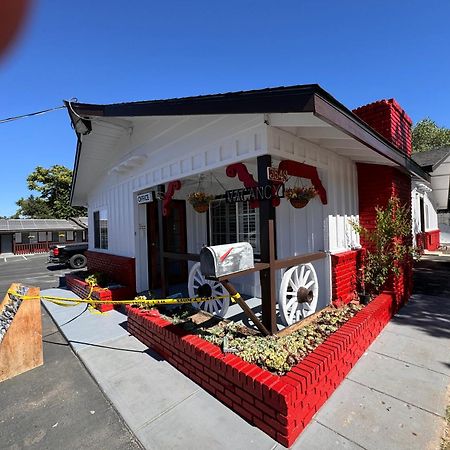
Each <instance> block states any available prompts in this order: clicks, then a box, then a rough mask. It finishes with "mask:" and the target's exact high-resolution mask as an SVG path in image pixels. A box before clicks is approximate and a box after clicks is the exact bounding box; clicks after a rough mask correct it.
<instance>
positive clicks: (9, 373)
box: [0, 284, 44, 382]
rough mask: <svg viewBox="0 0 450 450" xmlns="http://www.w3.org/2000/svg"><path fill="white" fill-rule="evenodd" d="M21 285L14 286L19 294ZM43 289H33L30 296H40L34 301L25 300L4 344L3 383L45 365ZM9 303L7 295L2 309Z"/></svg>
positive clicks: (0, 378) (0, 353)
mask: <svg viewBox="0 0 450 450" xmlns="http://www.w3.org/2000/svg"><path fill="white" fill-rule="evenodd" d="M17 287H18V284H13V285H11V289H13V290H15V289H16V288H17ZM39 294H40V291H39V288H37V287H30V288H29V289H28V291H27V292H26V295H29V296H36V297H37V298H35V299H33V300H24V301H23V302H22V303H21V305H20V307H19V309H18V311H17V313H16V314H15V316H14V318H13V321H12V323H11V325H10V326H9V328H8V331H7V332H6V334H5V336H4V337H3V340H2V341H1V343H0V382H1V381H4V380H8V379H9V378H12V377H15V376H16V375H19V374H21V373H23V372H26V371H28V370H31V369H34V368H35V367H38V366H41V365H42V364H43V363H44V357H43V352H42V318H41V301H40V299H39ZM7 302H8V294H6V296H5V298H4V299H3V301H2V303H1V305H0V311H1V310H2V309H3V305H4V304H5V303H7Z"/></svg>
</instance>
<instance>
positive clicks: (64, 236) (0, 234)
mask: <svg viewBox="0 0 450 450" xmlns="http://www.w3.org/2000/svg"><path fill="white" fill-rule="evenodd" d="M87 224H88V222H87V217H77V218H71V219H68V220H63V219H0V254H6V253H14V254H16V255H21V254H28V253H44V252H48V251H49V246H50V245H51V244H55V243H61V242H64V243H70V242H85V241H87V239H88V232H87V230H88V226H87Z"/></svg>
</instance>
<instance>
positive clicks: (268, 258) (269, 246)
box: [257, 155, 278, 334]
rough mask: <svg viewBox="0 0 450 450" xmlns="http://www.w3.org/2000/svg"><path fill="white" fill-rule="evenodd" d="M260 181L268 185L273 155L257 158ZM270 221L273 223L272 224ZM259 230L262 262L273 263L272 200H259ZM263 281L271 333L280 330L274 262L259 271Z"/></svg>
mask: <svg viewBox="0 0 450 450" xmlns="http://www.w3.org/2000/svg"><path fill="white" fill-rule="evenodd" d="M257 164H258V183H259V184H260V185H266V184H268V183H269V180H268V179H267V167H270V166H271V165H272V157H271V155H262V156H258V158H257ZM270 222H271V223H272V224H273V225H270ZM259 230H260V253H261V262H263V263H272V262H273V261H274V260H275V258H276V254H275V253H276V241H275V208H274V206H273V205H272V202H271V201H270V200H263V201H260V202H259ZM259 278H260V283H261V302H262V323H263V324H264V326H265V327H266V328H267V330H269V332H270V333H271V334H274V333H276V332H277V331H278V328H277V318H276V301H277V300H276V292H275V269H273V267H272V264H271V267H270V268H269V269H264V270H262V271H261V272H260V273H259Z"/></svg>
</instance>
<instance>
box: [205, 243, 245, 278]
mask: <svg viewBox="0 0 450 450" xmlns="http://www.w3.org/2000/svg"><path fill="white" fill-rule="evenodd" d="M253 267H254V260H253V247H252V246H251V245H250V244H249V243H248V242H236V243H234V244H225V245H214V246H212V247H203V248H202V249H201V251H200V269H201V271H202V274H203V276H205V277H207V278H219V277H223V276H224V275H230V274H232V273H236V272H241V271H243V270H247V269H253Z"/></svg>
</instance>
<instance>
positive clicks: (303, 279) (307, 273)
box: [302, 270, 311, 286]
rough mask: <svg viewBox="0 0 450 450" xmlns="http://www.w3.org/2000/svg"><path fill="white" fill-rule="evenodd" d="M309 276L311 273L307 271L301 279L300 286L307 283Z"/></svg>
mask: <svg viewBox="0 0 450 450" xmlns="http://www.w3.org/2000/svg"><path fill="white" fill-rule="evenodd" d="M310 275H311V271H310V270H308V271H307V272H306V273H305V275H304V276H303V278H302V286H303V285H304V284H305V283H306V282H307V280H308V278H309V276H310Z"/></svg>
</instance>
